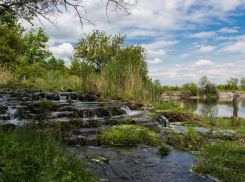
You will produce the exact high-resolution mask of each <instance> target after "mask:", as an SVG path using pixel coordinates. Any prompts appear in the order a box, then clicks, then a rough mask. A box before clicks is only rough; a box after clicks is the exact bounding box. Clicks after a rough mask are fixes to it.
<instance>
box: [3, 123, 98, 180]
mask: <svg viewBox="0 0 245 182" xmlns="http://www.w3.org/2000/svg"><path fill="white" fill-rule="evenodd" d="M0 144H1V145H0V181H1V182H2V181H75V180H78V181H95V180H93V179H92V178H91V175H92V173H91V172H90V171H89V170H87V169H86V166H85V165H84V161H83V160H82V159H79V158H77V156H76V155H75V154H71V153H68V152H66V151H65V149H63V148H62V147H61V144H60V143H59V142H57V141H55V139H54V137H53V136H52V135H50V134H48V133H45V134H44V133H40V132H37V131H33V130H31V129H25V128H19V129H16V130H7V131H6V130H5V131H3V130H2V129H1V128H0Z"/></svg>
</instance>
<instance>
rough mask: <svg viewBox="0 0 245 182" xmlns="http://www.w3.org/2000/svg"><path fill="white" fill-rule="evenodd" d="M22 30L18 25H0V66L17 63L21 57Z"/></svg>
mask: <svg viewBox="0 0 245 182" xmlns="http://www.w3.org/2000/svg"><path fill="white" fill-rule="evenodd" d="M22 32H23V28H22V27H21V26H20V25H11V27H9V25H3V24H0V64H1V65H2V66H3V65H5V66H9V65H10V64H12V63H15V64H16V62H18V61H19V57H20V56H21V51H22V46H23V38H22Z"/></svg>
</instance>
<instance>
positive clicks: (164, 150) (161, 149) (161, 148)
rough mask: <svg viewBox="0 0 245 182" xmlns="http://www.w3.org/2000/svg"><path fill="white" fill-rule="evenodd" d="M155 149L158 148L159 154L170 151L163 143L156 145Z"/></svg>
mask: <svg viewBox="0 0 245 182" xmlns="http://www.w3.org/2000/svg"><path fill="white" fill-rule="evenodd" d="M157 150H158V152H159V153H160V154H167V153H169V152H170V151H171V149H170V148H169V147H168V146H166V145H165V144H164V143H162V144H161V145H159V146H158V147H157Z"/></svg>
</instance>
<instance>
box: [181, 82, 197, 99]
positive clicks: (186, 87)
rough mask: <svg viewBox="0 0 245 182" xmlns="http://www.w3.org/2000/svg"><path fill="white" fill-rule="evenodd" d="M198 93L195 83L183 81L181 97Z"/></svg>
mask: <svg viewBox="0 0 245 182" xmlns="http://www.w3.org/2000/svg"><path fill="white" fill-rule="evenodd" d="M197 95H198V87H197V84H195V83H185V84H183V86H182V89H181V96H182V97H189V96H197Z"/></svg>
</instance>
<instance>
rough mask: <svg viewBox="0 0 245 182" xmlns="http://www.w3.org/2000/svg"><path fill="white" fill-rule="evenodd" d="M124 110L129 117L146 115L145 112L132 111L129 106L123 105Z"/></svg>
mask: <svg viewBox="0 0 245 182" xmlns="http://www.w3.org/2000/svg"><path fill="white" fill-rule="evenodd" d="M121 109H122V110H124V111H126V114H127V115H129V116H134V115H139V114H143V113H145V111H132V110H131V109H130V108H129V107H128V106H126V105H123V106H122V107H121Z"/></svg>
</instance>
